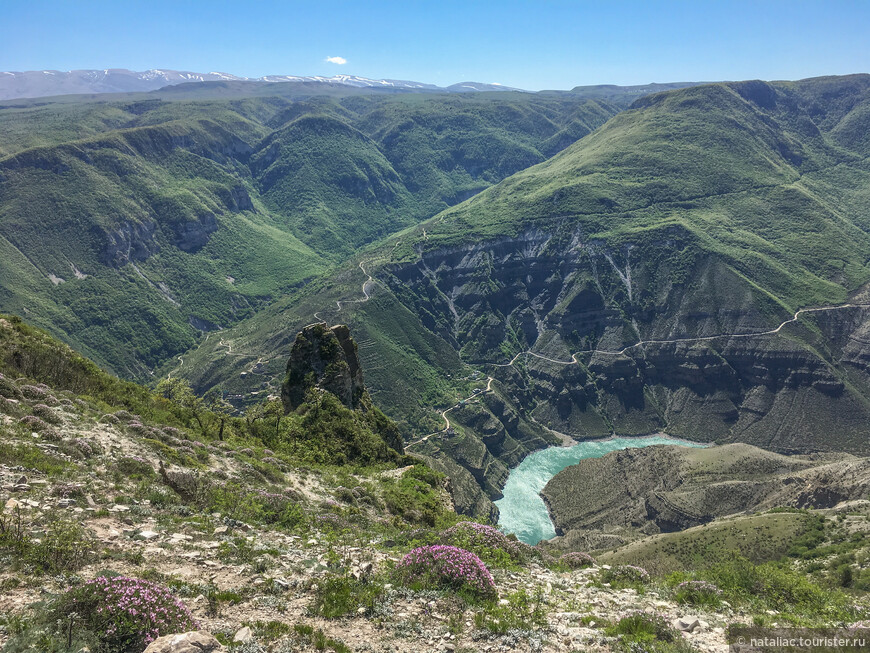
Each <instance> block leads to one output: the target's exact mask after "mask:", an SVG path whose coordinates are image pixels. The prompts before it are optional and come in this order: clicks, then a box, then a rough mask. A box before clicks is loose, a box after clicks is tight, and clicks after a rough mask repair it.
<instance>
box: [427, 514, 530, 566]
mask: <svg viewBox="0 0 870 653" xmlns="http://www.w3.org/2000/svg"><path fill="white" fill-rule="evenodd" d="M443 537H444V539H445V541H447V542H452V543H453V544H456V545H458V546H462V547H464V548H467V549H470V550H471V551H474V552H475V553H477V554H478V555H482V554H484V553H486V552H489V551H492V550H493V549H498V550H500V551H504V552H505V553H507V554H508V555H509V556H510V557H511V559H512V560H513V561H515V562H519V561H520V560H522V559H523V557H524V556H523V553H524V551H523V545H522V544H521V543H520V542H517V541H516V540H512V539H510V538H509V537H508V536H507V535H505V534H504V533H502V532H501V531H500V530H498V529H497V528H493V527H492V526H486V525H484V524H478V523H476V522H472V521H461V522H459V523H458V524H456V525H455V526H451V527H450V528H448V529H447V530H446V531H444V533H443Z"/></svg>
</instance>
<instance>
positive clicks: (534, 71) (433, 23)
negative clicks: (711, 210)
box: [0, 0, 870, 90]
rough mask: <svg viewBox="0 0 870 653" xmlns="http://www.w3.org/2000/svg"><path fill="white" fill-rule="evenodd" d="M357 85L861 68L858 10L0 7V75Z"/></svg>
mask: <svg viewBox="0 0 870 653" xmlns="http://www.w3.org/2000/svg"><path fill="white" fill-rule="evenodd" d="M87 68H97V69H102V68H129V69H131V70H147V69H151V68H158V69H159V68H167V69H175V70H190V71H195V72H211V71H221V72H228V73H233V74H236V75H243V76H247V77H258V76H261V75H270V74H291V75H335V74H348V75H361V76H364V77H373V78H377V79H380V78H389V79H410V80H415V81H420V82H427V83H432V84H438V85H439V86H447V85H449V84H453V83H456V82H460V81H477V82H488V83H500V84H505V85H507V86H514V87H518V88H523V89H527V90H541V89H556V88H559V89H569V88H572V87H574V86H578V85H588V84H621V85H631V84H647V83H650V82H676V81H721V80H738V79H766V80H777V79H801V78H805V77H814V76H818V75H832V74H847V73H856V72H870V1H868V0H857V1H847V0H827V1H825V2H808V1H801V0H789V1H787V2H783V1H780V0H754V1H752V2H745V1H742V0H741V1H736V0H735V1H730V2H729V1H724V0H723V1H718V2H717V1H714V0H694V1H692V2H683V1H679V2H678V1H671V2H665V1H660V2H656V1H654V0H646V1H644V0H625V1H619V0H596V1H594V2H565V1H556V0H553V1H550V0H537V1H528V2H518V1H511V0H501V1H498V2H493V1H489V0H485V1H484V0H479V1H475V0H465V1H464V2H456V1H454V0H440V1H438V2H427V1H423V0H420V1H415V0H404V1H401V2H397V1H391V0H390V1H388V0H367V1H359V2H345V1H343V0H320V1H317V2H315V1H305V2H300V1H293V0H284V1H274V2H273V1H262V2H259V1H257V0H248V1H247V2H225V1H223V0H173V1H171V2H167V1H164V0H149V1H147V2H141V1H139V0H112V1H110V2H104V1H102V0H101V1H96V0H54V1H48V0H0V70H10V71H18V70H43V69H53V70H72V69H87Z"/></svg>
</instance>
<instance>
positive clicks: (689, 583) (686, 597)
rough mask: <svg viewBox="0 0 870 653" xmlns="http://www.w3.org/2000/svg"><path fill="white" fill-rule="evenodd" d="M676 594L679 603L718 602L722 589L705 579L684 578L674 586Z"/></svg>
mask: <svg viewBox="0 0 870 653" xmlns="http://www.w3.org/2000/svg"><path fill="white" fill-rule="evenodd" d="M674 596H675V597H676V599H677V601H678V602H679V603H691V604H707V603H718V602H719V600H720V599H721V597H722V590H720V589H719V588H718V587H716V586H715V585H714V584H713V583H708V582H707V581H705V580H684V581H683V582H682V583H680V584H679V585H677V586H676V587H675V588H674Z"/></svg>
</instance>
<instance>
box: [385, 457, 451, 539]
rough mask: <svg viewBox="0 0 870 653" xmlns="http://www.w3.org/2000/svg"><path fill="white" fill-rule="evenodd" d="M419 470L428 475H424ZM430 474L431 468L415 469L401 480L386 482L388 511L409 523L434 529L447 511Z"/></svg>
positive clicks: (416, 467) (403, 475)
mask: <svg viewBox="0 0 870 653" xmlns="http://www.w3.org/2000/svg"><path fill="white" fill-rule="evenodd" d="M419 467H422V468H423V470H427V471H421V470H419V469H418V468H419ZM429 472H431V470H428V468H426V467H424V466H422V465H415V466H414V467H412V468H411V469H409V470H407V471H406V472H404V473H403V474H402V476H401V478H399V479H386V480H385V481H384V485H383V495H384V503H385V504H386V506H387V510H389V511H390V512H391V513H393V514H394V515H398V516H400V517H402V518H403V519H404V520H406V521H408V522H411V523H421V524H427V525H429V526H434V525H435V524H436V522H437V521H438V519H439V517H441V516H442V515H443V514H444V512H445V509H444V505H443V504H442V501H441V493H440V491H438V490H437V489H436V486H435V485H433V484H432V483H431V481H432V480H433V478H434V477H433V476H431V475H430V474H429ZM432 473H433V474H437V472H432ZM421 476H422V477H423V478H422V479H421V478H420V477H421ZM423 479H425V480H423Z"/></svg>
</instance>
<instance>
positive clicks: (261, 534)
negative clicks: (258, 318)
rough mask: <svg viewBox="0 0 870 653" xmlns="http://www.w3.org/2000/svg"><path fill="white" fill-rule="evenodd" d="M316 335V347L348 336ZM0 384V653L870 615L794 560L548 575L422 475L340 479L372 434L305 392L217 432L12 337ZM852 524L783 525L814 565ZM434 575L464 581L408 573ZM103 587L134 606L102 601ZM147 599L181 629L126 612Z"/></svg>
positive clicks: (173, 394)
mask: <svg viewBox="0 0 870 653" xmlns="http://www.w3.org/2000/svg"><path fill="white" fill-rule="evenodd" d="M318 332H319V334H320V335H319V337H320V339H321V342H329V341H331V336H333V337H335V338H336V340H338V337H339V335H340V334H336V333H335V332H333V331H330V330H325V329H321V330H318ZM333 353H337V352H333ZM340 358H341V356H338V357H337V358H336V360H339V359H340ZM345 360H346V359H345ZM299 362H300V361H299V360H297V361H296V364H298V363H299ZM0 366H2V376H0V397H2V398H0V434H2V437H0V488H2V500H3V503H2V505H3V508H2V514H0V557H2V561H3V564H2V566H0V569H2V571H0V587H2V589H3V591H2V593H0V646H2V651H3V652H4V653H13V652H18V651H24V650H33V647H36V649H37V650H46V651H48V650H50V651H56V652H58V653H61V652H62V653H74V652H78V651H80V650H82V647H83V646H88V647H90V650H92V651H93V650H110V651H120V650H124V651H141V650H143V649H144V648H145V646H146V644H147V643H148V641H147V639H150V638H151V637H152V634H153V635H154V636H156V635H166V634H170V632H167V631H174V630H190V629H191V628H198V629H200V630H203V631H207V632H209V633H211V635H212V636H214V637H216V638H217V640H219V641H220V642H221V643H222V645H223V646H225V647H227V648H229V649H230V650H236V651H238V652H239V653H251V652H254V651H258V652H259V651H274V652H278V651H281V652H289V651H300V650H333V651H336V652H338V653H344V652H345V651H385V652H386V651H408V652H411V651H413V652H415V653H416V652H419V651H465V652H471V651H513V650H516V651H528V650H534V651H566V650H578V651H579V650H584V651H585V650H601V651H627V650H636V645H637V644H638V643H639V642H647V643H649V642H651V641H655V642H656V644H655V646H656V647H657V648H656V650H659V651H689V650H700V651H723V652H724V651H725V650H726V628H728V627H730V626H733V625H735V624H741V623H749V622H752V621H753V620H754V621H756V622H758V621H759V620H762V621H763V622H765V623H768V624H771V623H794V622H795V621H796V620H800V621H801V622H802V623H812V624H834V625H838V624H844V623H849V624H851V623H855V622H858V621H860V620H862V619H864V618H865V615H866V614H867V613H866V608H865V607H864V600H863V598H862V596H863V594H862V592H863V590H861V589H860V587H861V586H860V583H861V582H863V580H862V578H863V577H862V575H861V574H862V572H861V568H860V565H858V564H855V565H854V577H853V580H854V584H855V587H854V588H852V589H848V590H843V589H835V588H834V587H833V585H832V584H830V579H829V578H828V576H826V575H824V574H822V575H820V574H818V573H817V574H816V576H815V577H811V576H808V575H807V574H808V572H807V571H806V570H804V569H803V568H801V566H800V565H799V564H798V563H797V562H788V563H784V564H782V565H774V564H773V563H771V562H770V561H769V560H766V559H757V560H752V561H750V560H748V559H745V558H736V559H734V560H731V562H728V564H729V565H738V566H740V565H742V566H743V567H742V568H743V572H744V576H745V577H746V578H749V579H750V581H751V583H752V584H751V585H747V586H738V585H735V584H734V583H733V582H730V581H729V582H730V584H728V583H729V582H725V581H726V580H727V578H728V576H727V575H725V574H723V573H721V572H717V571H715V567H709V569H708V568H707V567H706V565H707V564H708V563H709V564H712V565H715V564H717V561H718V562H722V561H725V560H726V559H727V558H722V557H721V555H718V554H716V555H714V554H712V553H711V555H710V558H709V560H707V561H706V562H704V563H703V564H702V563H701V562H698V561H695V562H693V563H691V564H693V565H694V566H693V567H689V566H688V564H689V561H688V560H685V559H683V560H682V563H683V567H681V568H680V569H682V571H681V572H680V574H681V575H678V576H673V575H671V576H664V575H656V574H652V575H651V574H649V573H648V572H647V571H644V570H642V569H638V568H637V567H632V566H626V565H625V561H620V562H618V563H614V564H605V563H604V562H596V561H595V560H594V559H593V558H591V557H590V556H588V555H587V554H585V553H572V554H566V555H561V556H560V557H558V558H556V557H553V555H552V554H551V553H550V552H548V550H547V549H545V548H535V547H528V546H525V545H522V544H520V543H519V542H517V541H516V540H515V539H512V538H509V537H506V536H505V535H504V534H502V533H500V532H498V531H497V530H495V529H493V528H491V527H489V526H485V525H481V524H474V523H470V522H467V521H463V520H462V518H460V517H459V516H458V515H457V514H456V513H455V512H454V510H453V505H452V502H451V499H450V494H449V492H448V491H447V490H448V485H447V481H446V479H445V477H444V476H442V475H441V474H438V473H437V472H434V471H433V470H432V469H430V468H428V467H426V466H425V465H423V464H421V463H420V462H419V461H417V460H415V459H413V458H405V459H397V458H391V457H387V458H382V459H380V460H378V459H376V458H373V459H370V460H369V461H368V462H366V461H365V460H364V459H356V460H347V459H346V458H345V459H342V456H347V453H348V451H350V450H351V449H350V445H351V444H352V443H353V442H354V441H356V440H358V439H359V438H362V439H363V441H365V440H366V439H367V438H369V437H372V435H373V432H371V433H369V434H368V435H366V434H365V433H363V431H365V428H366V426H365V425H366V424H367V422H366V420H365V417H364V416H360V415H357V414H356V412H357V411H356V410H351V409H350V408H348V407H347V406H345V405H343V404H342V403H341V402H340V401H339V398H338V397H337V396H336V395H334V394H333V393H332V392H331V391H327V390H325V389H324V388H323V387H320V388H317V387H316V384H315V385H314V386H312V389H311V392H312V393H313V396H314V401H311V400H309V401H307V402H305V403H304V404H303V405H300V406H299V407H297V408H296V410H294V411H292V412H289V413H286V414H285V413H284V411H283V410H280V411H277V412H275V411H274V408H275V407H276V406H279V405H280V403H279V402H277V401H272V402H271V403H269V404H266V405H265V406H263V412H258V410H252V411H250V412H249V413H248V414H247V415H246V417H245V419H241V418H229V417H226V415H223V416H222V413H221V412H220V404H219V403H212V404H211V405H210V406H204V405H203V404H202V403H201V402H199V401H197V400H196V398H195V397H194V396H193V395H191V394H189V391H187V390H186V389H185V386H184V385H183V384H180V383H176V382H172V381H167V382H166V383H164V384H162V385H161V392H162V393H163V396H157V395H152V394H150V393H149V392H147V391H145V390H144V389H141V388H138V387H137V386H133V385H131V384H124V383H122V382H119V381H117V380H113V379H112V378H111V377H108V376H107V375H105V374H104V373H102V372H100V371H99V370H98V369H97V368H95V367H94V366H93V365H92V364H90V363H88V362H87V361H85V360H84V359H82V358H80V357H77V356H76V355H75V354H74V353H73V352H71V351H70V350H69V349H68V348H66V347H65V346H62V345H60V344H59V343H57V342H55V341H52V340H51V339H50V338H48V337H46V336H45V335H44V334H41V333H40V332H38V331H35V330H33V329H30V328H29V327H27V326H25V325H23V324H22V323H21V322H20V321H17V320H10V319H6V318H3V319H0ZM292 368H293V365H291V369H292ZM74 389H75V390H74ZM167 396H168V397H167ZM299 426H305V427H306V428H305V429H304V430H300V429H299V428H298V427H299ZM326 432H328V433H330V434H332V437H331V438H330V437H327V436H326V435H324V433H326ZM276 433H277V436H276V435H275V434H276ZM342 439H345V440H347V441H346V442H345V445H346V446H340V445H341V442H340V440H342ZM363 450H365V449H363ZM339 461H341V462H339ZM846 511H848V512H849V513H850V514H852V513H855V512H856V511H857V512H859V513H860V515H858V516H856V515H854V514H853V516H852V517H850V518H849V519H850V520H851V521H850V523H853V522H854V523H855V524H856V528H855V529H852V531H849V532H859V531H860V526H861V525H862V524H866V523H867V514H868V513H867V509H866V506H859V507H857V508H856V507H855V506H854V505H853V506H847V507H845V508H843V509H842V510H835V511H833V512H832V513H831V515H830V517H829V516H828V515H825V514H819V515H812V516H807V515H804V514H801V513H790V514H788V515H785V516H782V515H774V516H775V517H778V518H780V517H782V518H783V519H785V520H786V521H787V522H788V524H789V525H790V526H789V528H790V529H791V530H790V531H789V532H790V535H789V537H790V538H791V540H790V541H798V540H799V539H800V538H801V537H804V538H805V539H806V537H807V535H808V534H809V535H812V534H813V533H818V532H821V539H818V538H817V539H816V540H813V543H812V545H813V547H814V550H820V547H822V546H823V545H826V544H827V543H832V544H834V545H836V546H838V547H840V549H839V550H841V551H842V550H843V547H844V544H843V542H847V543H852V542H853V541H856V540H854V538H852V539H846V540H844V537H845V535H844V534H845V533H846V531H845V530H844V529H843V528H842V527H839V526H837V524H836V522H837V520H838V519H839V515H840V514H845V512H846ZM861 511H863V512H861ZM820 529H821V530H820ZM690 537H691V536H690ZM850 537H851V536H850ZM785 546H788V542H786V543H785ZM849 546H851V547H852V548H851V549H849V550H850V551H859V550H860V548H856V546H855V545H853V544H849ZM721 553H722V551H719V554H721ZM440 555H445V556H458V558H456V559H457V560H461V561H462V563H461V564H460V565H459V566H457V567H451V566H449V565H447V566H439V565H440V563H437V564H436V563H433V564H432V565H425V566H423V567H420V566H415V563H414V561H415V560H416V559H418V558H420V557H423V558H425V557H426V556H430V558H429V559H430V560H433V561H436V560H439V559H440V558H438V557H437V556H440ZM669 555H671V556H672V557H673V556H676V557H675V558H674V559H675V560H677V562H680V559H679V553H677V554H673V553H672V554H669ZM820 555H822V556H825V555H827V554H824V553H822V554H820ZM433 556H434V557H433ZM847 566H849V564H848V563H847ZM729 568H730V567H729ZM824 568H825V569H827V567H824ZM850 568H851V567H850ZM741 577H743V576H741ZM713 581H715V582H718V583H720V585H721V587H715V588H714V589H715V591H712V590H709V588H708V585H707V584H710V583H712V582H713ZM686 582H688V583H689V584H688V585H686ZM705 583H707V584H705ZM755 584H758V587H755ZM92 587H99V588H107V589H105V590H100V591H99V592H96V594H95V593H93V592H92V591H91V590H90V589H89V588H92ZM113 588H122V589H123V588H126V589H124V591H129V596H130V597H132V598H130V599H124V601H120V602H117V603H115V602H112V600H111V596H114V595H113V594H112V591H114V590H113ZM786 590H787V592H786ZM699 592H700V594H699ZM710 592H712V594H710ZM784 592H785V593H784ZM846 592H848V593H846ZM146 594H147V595H148V596H150V597H151V599H150V601H151V603H150V605H151V606H152V607H153V606H155V605H159V606H161V608H162V609H165V610H166V612H165V613H161V614H170V615H171V616H172V619H171V624H169V625H165V624H164V625H160V626H159V627H158V626H155V624H156V623H157V621H155V619H156V617H155V616H154V613H153V611H152V612H151V613H149V612H148V611H147V610H145V611H139V610H137V608H136V607H135V606H138V603H137V601H139V600H140V598H141V597H142V596H145V595H146ZM707 594H710V596H707ZM783 596H786V597H787V598H786V599H783ZM107 597H108V598H107ZM699 597H706V598H705V600H704V601H701V600H700V599H699ZM789 597H790V598H789ZM73 599H75V601H78V602H75V601H74V600H73ZM101 615H110V617H104V616H101ZM107 618H111V619H114V621H111V622H108V621H106V619H107ZM158 621H159V620H158ZM160 623H164V622H160ZM158 625H159V624H158ZM146 635H147V637H146ZM203 637H205V636H203ZM162 641H163V642H165V641H166V640H162ZM161 645H162V644H161ZM100 647H102V648H100ZM632 647H635V648H632Z"/></svg>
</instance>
